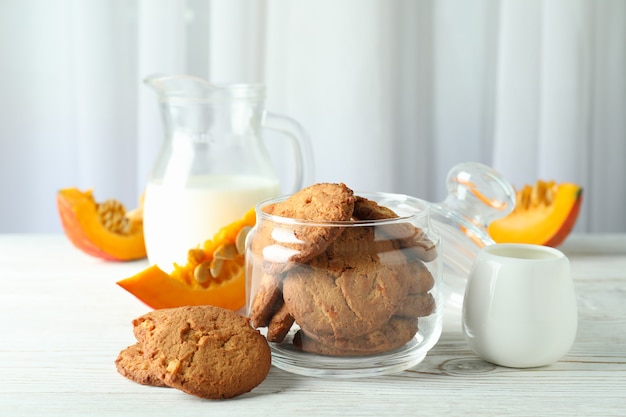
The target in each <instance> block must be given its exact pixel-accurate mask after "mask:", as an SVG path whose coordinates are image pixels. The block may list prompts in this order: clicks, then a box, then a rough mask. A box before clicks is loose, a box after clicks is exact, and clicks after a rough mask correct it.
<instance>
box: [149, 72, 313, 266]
mask: <svg viewBox="0 0 626 417" xmlns="http://www.w3.org/2000/svg"><path fill="white" fill-rule="evenodd" d="M144 82H145V84H146V85H148V86H149V87H151V88H152V89H154V90H155V91H156V92H157V94H158V100H159V103H160V110H161V115H162V119H163V125H164V141H163V144H162V147H161V150H160V152H159V154H158V157H157V160H156V162H155V164H154V166H153V169H152V171H151V173H150V176H149V178H148V184H147V187H146V191H145V196H144V236H145V242H146V249H147V253H148V259H149V261H150V263H151V264H156V265H158V266H159V267H160V268H161V269H163V270H164V271H166V272H171V271H172V270H173V268H174V263H177V264H179V265H184V264H185V263H186V262H187V252H188V250H189V249H192V248H195V247H198V246H199V245H202V244H203V243H204V242H205V241H206V240H208V239H211V238H212V237H213V235H214V234H215V233H216V232H217V231H218V230H219V229H220V228H222V227H223V226H226V225H228V224H229V223H232V222H233V221H235V220H237V219H239V218H241V217H242V216H243V215H244V214H245V212H246V211H248V210H249V209H251V208H252V207H254V206H255V205H256V203H258V202H259V201H261V200H264V199H267V198H272V197H277V196H278V195H279V194H280V193H281V184H279V179H278V176H277V174H276V171H275V168H274V166H273V164H272V159H271V158H270V156H269V154H268V152H267V150H266V148H265V146H264V143H263V140H262V136H263V135H262V131H263V130H264V129H265V128H268V129H273V130H276V131H279V132H281V133H283V134H284V136H286V137H287V138H289V139H291V141H290V143H291V145H292V147H293V149H294V155H295V161H294V162H292V164H293V165H294V167H295V173H294V177H293V184H291V186H292V188H293V190H297V189H299V188H301V187H303V186H304V185H305V184H308V183H309V182H310V181H311V180H312V168H313V166H312V165H313V164H312V151H311V145H310V143H309V140H308V137H307V135H306V132H305V131H304V130H303V129H302V128H301V127H300V125H299V124H298V123H297V122H296V121H294V120H293V119H290V118H288V117H286V116H281V115H277V114H272V113H269V112H267V111H266V110H265V107H264V101H265V87H264V86H263V85H261V84H228V85H216V84H211V83H209V82H208V81H206V80H204V79H201V78H198V77H193V76H189V75H169V76H159V75H155V76H151V77H148V78H146V79H145V81H144Z"/></svg>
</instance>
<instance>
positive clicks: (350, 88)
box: [0, 0, 626, 233]
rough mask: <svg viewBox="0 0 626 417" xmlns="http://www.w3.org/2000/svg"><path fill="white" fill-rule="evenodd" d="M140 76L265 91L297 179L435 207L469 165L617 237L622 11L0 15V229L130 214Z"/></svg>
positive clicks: (414, 2)
mask: <svg viewBox="0 0 626 417" xmlns="http://www.w3.org/2000/svg"><path fill="white" fill-rule="evenodd" d="M154 73H165V74H174V73H176V74H181V73H186V74H193V75H197V76H200V77H203V78H206V79H208V80H210V81H214V82H261V83H265V84H266V85H267V94H268V99H267V108H268V109H269V110H271V111H273V112H278V113H283V114H286V115H289V116H291V117H293V118H295V119H296V120H298V121H299V122H300V123H301V124H302V126H303V127H304V128H305V129H306V131H307V132H308V134H309V136H310V137H311V140H312V142H313V148H314V158H315V181H316V182H321V181H330V182H345V183H346V184H347V185H348V186H350V187H351V188H353V189H355V190H364V191H365V190H367V191H388V192H399V193H405V194H410V195H413V196H416V197H419V198H422V199H426V200H429V201H441V200H443V198H444V197H445V195H446V193H447V192H446V184H445V180H446V174H447V172H448V170H449V169H450V168H451V167H452V166H453V165H455V164H457V163H459V162H464V161H478V162H482V163H484V164H487V165H490V166H492V167H494V168H495V169H497V170H498V171H500V173H501V174H502V175H504V176H505V177H506V178H507V179H509V181H511V183H512V184H513V185H514V186H516V187H521V186H523V185H524V184H526V183H534V182H535V181H536V180H537V179H544V180H550V179H552V180H555V181H557V182H574V183H577V184H580V185H581V186H582V187H583V188H584V196H585V200H584V202H583V208H582V211H581V214H580V217H579V219H578V223H577V225H576V229H575V230H576V231H579V232H626V216H625V215H624V208H625V207H626V184H625V180H624V179H625V178H626V79H625V77H626V2H625V1H622V0H597V1H594V0H506V1H504V0H503V1H497V0H466V1H455V0H406V1H403V0H391V1H390V0H342V1H334V0H290V1H287V0H221V1H220V0H211V1H208V0H0V120H1V123H0V196H1V197H0V199H1V201H2V204H0V233H57V232H59V233H60V232H61V226H60V222H59V218H58V214H57V211H56V203H55V194H56V192H57V190H58V189H60V188H65V187H78V188H81V189H86V188H93V189H94V193H95V196H96V198H97V199H98V200H104V199H106V198H117V199H119V200H120V201H122V202H123V203H124V204H125V205H126V206H127V208H133V207H135V206H136V205H137V201H138V198H139V195H140V194H141V193H142V191H143V189H144V187H145V185H146V179H147V176H148V173H149V171H150V168H151V165H152V163H153V161H154V159H155V158H156V155H157V153H158V150H159V146H160V145H161V141H162V126H161V120H160V115H159V113H158V106H157V100H156V96H155V94H154V92H152V91H151V90H149V89H148V88H147V87H146V86H145V85H144V84H143V82H142V80H143V79H144V78H145V77H146V76H148V75H151V74H154ZM270 149H271V150H272V152H280V149H281V147H280V146H278V147H276V146H275V145H270ZM274 156H275V157H277V158H278V159H280V155H276V154H275V155H274ZM281 175H283V177H284V178H283V180H284V181H285V182H289V180H290V179H289V178H288V175H289V174H288V173H282V174H281Z"/></svg>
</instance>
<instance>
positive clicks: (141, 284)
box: [117, 209, 256, 310]
mask: <svg viewBox="0 0 626 417" xmlns="http://www.w3.org/2000/svg"><path fill="white" fill-rule="evenodd" d="M255 216H256V215H255V211H254V209H251V210H250V211H248V212H247V213H246V214H245V215H244V216H243V217H242V218H241V219H239V220H237V221H235V222H233V223H231V224H229V225H227V226H225V227H223V228H222V229H221V230H220V231H218V232H217V233H216V235H215V236H214V237H213V239H211V240H207V241H206V242H205V243H204V245H203V246H202V247H201V248H194V249H190V250H189V252H188V259H187V263H186V264H185V265H182V266H181V265H176V264H175V265H174V270H173V271H172V272H171V273H170V274H168V273H166V272H164V271H163V270H162V269H160V268H159V267H158V266H156V265H153V266H150V267H148V268H147V269H145V270H143V271H141V272H140V273H138V274H136V275H134V276H132V277H129V278H126V279H123V280H121V281H118V282H117V284H118V285H119V286H120V287H122V288H124V289H125V290H126V291H128V292H130V293H131V294H133V295H134V296H135V297H137V298H138V299H139V300H141V301H142V302H143V303H145V304H146V305H148V306H149V307H152V308H154V309H161V308H169V307H180V306H186V305H206V304H210V305H214V306H218V307H222V308H228V309H230V310H239V309H240V308H242V307H243V306H244V304H245V299H246V280H245V258H244V253H243V252H244V251H243V248H242V247H241V243H242V238H243V237H245V233H246V232H247V230H249V228H250V227H252V226H254V224H255V222H256V217H255ZM238 240H239V243H238ZM225 248H226V249H231V250H225ZM222 255H223V257H221V256H222ZM218 263H219V264H220V267H219V268H216V264H218ZM203 266H206V267H207V268H206V271H204V273H203V274H202V273H201V274H199V273H198V269H199V268H202V267H203ZM209 266H211V271H212V272H211V275H210V273H209V269H208V267H209ZM213 273H214V275H213Z"/></svg>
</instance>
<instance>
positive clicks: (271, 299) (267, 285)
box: [250, 273, 283, 327]
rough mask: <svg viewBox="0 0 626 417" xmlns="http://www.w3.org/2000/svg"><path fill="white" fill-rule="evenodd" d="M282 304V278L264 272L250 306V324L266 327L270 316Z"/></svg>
mask: <svg viewBox="0 0 626 417" xmlns="http://www.w3.org/2000/svg"><path fill="white" fill-rule="evenodd" d="M282 304H283V290H282V280H281V279H279V278H278V277H277V276H275V275H271V274H267V273H264V274H263V277H262V278H261V283H260V284H259V289H258V290H257V291H256V293H255V295H254V299H253V300H252V306H251V308H250V320H252V325H253V326H254V327H266V326H267V325H269V323H270V320H271V318H272V316H273V315H274V313H276V312H277V311H278V310H279V309H280V307H281V306H282Z"/></svg>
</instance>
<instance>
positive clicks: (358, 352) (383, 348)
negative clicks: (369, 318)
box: [293, 316, 417, 356]
mask: <svg viewBox="0 0 626 417" xmlns="http://www.w3.org/2000/svg"><path fill="white" fill-rule="evenodd" d="M416 333H417V319H415V318H412V319H411V318H405V317H395V316H394V317H392V318H390V319H389V321H388V322H387V323H385V324H384V325H383V326H381V327H380V328H379V329H375V330H373V331H371V332H369V333H366V334H364V335H361V336H359V337H354V338H332V337H331V338H328V337H321V338H320V337H311V336H310V335H309V334H307V333H306V332H304V331H303V330H299V331H298V332H297V333H296V335H295V336H294V341H293V343H294V345H295V346H297V347H298V348H300V349H302V350H303V351H305V352H309V353H316V354H319V355H329V356H365V355H375V354H377V353H381V352H387V351H390V350H393V349H397V348H399V347H401V346H403V345H405V344H407V343H408V342H409V341H410V340H411V339H412V338H413V337H414V336H415V334H416Z"/></svg>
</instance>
